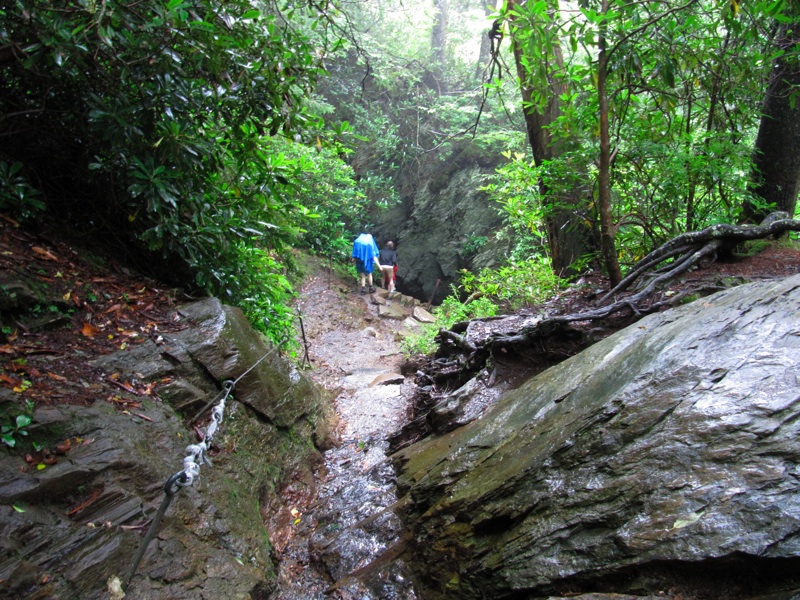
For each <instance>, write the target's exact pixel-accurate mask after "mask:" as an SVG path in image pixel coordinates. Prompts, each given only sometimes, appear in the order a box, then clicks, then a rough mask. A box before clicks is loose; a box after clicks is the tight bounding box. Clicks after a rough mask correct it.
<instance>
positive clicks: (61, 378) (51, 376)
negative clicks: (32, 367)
mask: <svg viewBox="0 0 800 600" xmlns="http://www.w3.org/2000/svg"><path fill="white" fill-rule="evenodd" d="M47 376H48V377H49V378H50V379H55V380H56V381H67V378H66V377H63V376H62V375H56V374H55V373H51V372H50V371H48V372H47Z"/></svg>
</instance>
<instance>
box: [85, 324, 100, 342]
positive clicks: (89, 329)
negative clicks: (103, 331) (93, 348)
mask: <svg viewBox="0 0 800 600" xmlns="http://www.w3.org/2000/svg"><path fill="white" fill-rule="evenodd" d="M81 333H82V334H83V336H84V337H87V338H93V337H94V336H95V335H97V334H98V333H100V330H99V329H98V328H97V327H95V326H94V325H92V324H91V323H84V324H83V329H81Z"/></svg>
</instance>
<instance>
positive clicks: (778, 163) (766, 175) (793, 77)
mask: <svg viewBox="0 0 800 600" xmlns="http://www.w3.org/2000/svg"><path fill="white" fill-rule="evenodd" d="M788 4H789V12H790V16H791V17H792V19H791V21H790V22H786V23H781V24H780V25H779V29H778V35H777V38H776V46H777V47H778V49H780V50H783V51H784V54H783V55H782V56H779V57H778V58H776V59H775V62H774V63H773V65H772V71H771V73H770V79H769V83H768V86H767V91H766V95H765V97H764V108H763V114H762V116H761V124H760V125H759V128H758V136H757V137H756V144H755V148H754V157H753V164H754V167H753V174H752V179H753V183H752V187H751V190H752V192H753V193H754V194H755V195H756V196H758V197H759V198H760V199H761V200H762V201H763V202H760V203H758V204H755V203H751V202H748V203H745V205H744V206H743V211H742V220H743V221H746V222H751V223H755V222H760V221H761V220H762V219H763V218H764V217H765V216H766V215H767V214H769V213H770V212H772V211H773V210H783V211H786V212H788V213H789V215H790V216H792V215H794V212H795V208H796V206H797V194H798V191H800V98H798V92H797V90H798V87H800V57H799V56H798V55H797V52H798V51H800V27H799V26H798V25H800V24H798V23H797V20H798V14H799V13H800V1H798V0H792V1H790V2H789V3H788Z"/></svg>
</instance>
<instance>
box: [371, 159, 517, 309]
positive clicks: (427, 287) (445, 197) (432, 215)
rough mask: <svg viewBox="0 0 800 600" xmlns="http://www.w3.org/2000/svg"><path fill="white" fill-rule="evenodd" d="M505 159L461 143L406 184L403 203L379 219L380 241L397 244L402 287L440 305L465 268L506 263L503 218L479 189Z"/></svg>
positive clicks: (494, 204) (377, 223)
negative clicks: (499, 232)
mask: <svg viewBox="0 0 800 600" xmlns="http://www.w3.org/2000/svg"><path fill="white" fill-rule="evenodd" d="M502 160H503V159H502V157H500V156H486V155H485V154H484V153H483V152H482V151H481V150H480V149H478V148H477V147H474V146H472V145H470V144H462V145H458V146H457V147H456V148H455V150H454V151H453V152H452V153H451V154H450V155H448V156H446V157H442V158H441V159H438V160H437V159H435V160H434V162H432V163H431V164H430V165H428V166H427V168H426V169H424V170H423V172H422V173H420V174H419V176H418V178H415V179H414V181H413V183H409V184H407V185H404V186H401V187H402V193H401V196H402V202H401V203H400V204H399V205H397V206H394V207H392V208H390V209H389V210H388V211H387V212H385V213H383V214H380V215H377V216H376V217H375V218H376V227H375V232H376V235H377V238H378V240H379V242H380V244H383V243H384V242H385V241H387V240H394V241H395V243H397V253H398V257H399V268H398V272H397V277H398V284H397V285H398V290H400V291H401V292H403V293H404V294H408V295H410V296H413V297H415V298H418V299H420V300H422V301H428V300H430V299H433V302H434V303H437V304H438V303H439V302H441V301H442V300H443V299H444V298H445V297H446V296H448V295H449V294H450V292H451V289H450V286H451V284H452V283H456V282H457V281H458V279H459V277H460V275H459V270H460V269H467V270H470V271H474V272H478V271H479V270H480V269H482V268H484V267H489V266H497V265H498V264H500V262H501V260H502V258H503V256H504V255H505V253H506V251H507V248H506V247H505V244H506V243H507V242H503V241H500V240H497V239H496V237H495V233H496V231H497V229H499V228H500V227H501V226H502V223H503V218H502V216H501V215H500V212H499V207H498V206H497V205H496V203H495V202H493V201H491V200H490V199H489V198H488V194H487V193H486V192H485V191H481V190H480V189H479V188H480V187H481V186H482V185H485V176H486V175H487V174H491V173H493V172H494V170H495V168H496V167H497V166H498V165H499V164H501V161H502Z"/></svg>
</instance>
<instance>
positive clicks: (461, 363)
mask: <svg viewBox="0 0 800 600" xmlns="http://www.w3.org/2000/svg"><path fill="white" fill-rule="evenodd" d="M787 231H800V220H792V219H788V218H786V213H774V214H773V215H770V217H768V218H767V219H766V220H765V221H764V223H762V224H761V225H758V226H747V225H727V224H719V225H713V226H711V227H708V228H706V229H703V230H701V231H695V232H689V233H685V234H683V235H679V236H677V237H676V238H674V239H672V240H670V241H669V242H667V243H666V244H664V245H662V246H661V247H659V248H657V249H655V250H653V251H652V252H651V253H650V254H648V255H647V256H646V257H644V258H643V259H642V260H641V261H639V263H637V264H636V265H635V266H634V268H633V269H632V270H631V271H630V273H629V274H628V275H627V276H626V277H625V278H624V279H623V280H622V281H621V282H620V283H619V285H617V286H616V287H614V288H613V289H612V290H610V291H609V292H607V293H606V294H605V295H603V296H602V297H601V298H600V300H599V301H598V303H597V307H596V308H593V309H591V310H586V311H582V312H578V313H573V314H560V315H547V314H544V315H539V316H535V317H534V316H530V317H520V316H519V315H513V316H508V317H493V318H491V319H476V320H473V321H469V322H463V323H457V324H456V325H454V326H453V327H452V328H451V329H449V330H444V329H443V330H441V331H440V332H439V334H438V336H437V341H438V342H439V350H438V352H437V353H436V358H435V360H432V361H430V362H429V363H428V364H426V365H425V366H424V367H423V368H422V370H421V372H420V373H419V375H420V377H419V379H420V381H419V382H418V384H419V385H420V386H421V387H424V388H425V389H426V390H427V391H428V393H432V394H434V395H435V394H436V393H437V392H439V391H441V390H442V389H444V388H452V387H454V386H457V385H460V384H461V383H463V382H464V381H465V380H466V379H469V378H470V377H472V376H474V374H475V373H477V372H479V371H480V370H482V369H487V364H488V365H491V364H493V363H494V360H493V359H494V358H495V357H496V356H497V353H505V354H508V353H509V352H511V353H521V352H525V351H528V353H530V352H534V353H539V354H540V355H541V356H542V357H544V358H545V359H548V358H550V359H552V358H553V356H555V354H554V353H553V351H552V350H549V349H548V347H549V346H554V345H553V344H550V343H549V342H551V341H556V340H557V341H559V342H560V344H559V345H558V350H557V351H558V352H559V356H560V358H559V359H563V358H564V340H565V339H567V338H568V339H570V340H573V344H572V348H573V349H574V352H579V351H580V350H582V349H583V348H585V347H587V346H589V345H591V343H593V342H594V341H596V338H597V336H594V335H593V333H594V332H597V331H604V330H606V329H608V328H607V327H604V326H607V325H608V320H609V319H610V318H611V317H614V318H616V319H617V323H616V324H617V325H619V324H620V322H621V323H622V324H623V325H626V324H628V323H630V322H633V321H635V320H637V319H638V318H640V317H641V316H643V315H645V314H649V313H652V312H655V311H658V310H663V309H664V308H668V307H671V306H675V305H676V304H678V303H680V302H681V301H683V300H684V299H685V298H686V297H687V296H689V295H692V294H701V293H709V292H712V291H718V289H720V288H718V287H713V286H711V287H709V286H708V285H698V287H697V288H693V289H686V290H683V291H682V292H681V293H679V294H674V295H672V296H670V297H667V296H665V295H663V294H662V295H660V296H657V292H658V291H659V290H660V289H662V288H663V287H665V285H666V284H667V283H668V282H670V281H672V280H674V279H675V278H676V277H678V276H679V275H681V274H683V273H685V272H687V271H689V270H690V269H692V268H695V267H699V266H702V265H708V264H711V263H713V262H715V261H716V260H717V258H718V256H719V255H720V254H721V253H723V252H726V251H729V250H731V249H733V248H734V247H735V246H736V245H737V244H739V243H741V242H743V241H747V240H755V239H763V238H767V237H770V236H772V237H778V236H780V235H782V234H784V233H786V232H787ZM637 282H639V283H640V284H641V282H645V283H644V284H643V285H642V287H641V288H640V289H639V290H637V291H635V292H634V293H628V292H627V290H629V289H630V288H631V287H632V286H633V284H635V283H637ZM611 299H614V301H613V302H610V303H609V300H611ZM509 323H514V326H512V328H511V329H509V327H508V324H509ZM598 325H601V326H600V327H598ZM599 337H602V335H600V336H599ZM550 354H553V356H550ZM547 362H548V361H547V360H544V361H542V364H543V366H548V365H547Z"/></svg>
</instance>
